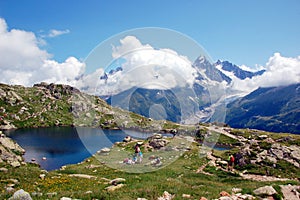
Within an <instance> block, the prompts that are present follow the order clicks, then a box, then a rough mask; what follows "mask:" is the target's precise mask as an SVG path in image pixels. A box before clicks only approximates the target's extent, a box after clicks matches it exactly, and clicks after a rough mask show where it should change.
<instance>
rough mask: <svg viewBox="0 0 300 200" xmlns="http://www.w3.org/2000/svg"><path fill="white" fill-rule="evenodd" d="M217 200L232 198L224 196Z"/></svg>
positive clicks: (229, 199)
mask: <svg viewBox="0 0 300 200" xmlns="http://www.w3.org/2000/svg"><path fill="white" fill-rule="evenodd" d="M219 200H232V198H231V197H227V196H224V197H220V198H219Z"/></svg>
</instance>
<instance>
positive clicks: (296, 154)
mask: <svg viewBox="0 0 300 200" xmlns="http://www.w3.org/2000/svg"><path fill="white" fill-rule="evenodd" d="M291 157H292V158H293V159H295V160H298V161H300V148H298V149H296V150H294V151H292V153H291Z"/></svg>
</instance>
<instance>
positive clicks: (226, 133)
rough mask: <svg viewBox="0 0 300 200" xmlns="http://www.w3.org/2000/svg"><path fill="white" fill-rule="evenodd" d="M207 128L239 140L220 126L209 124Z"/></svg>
mask: <svg viewBox="0 0 300 200" xmlns="http://www.w3.org/2000/svg"><path fill="white" fill-rule="evenodd" d="M207 128H208V130H210V131H215V132H218V133H221V134H223V135H226V136H228V137H230V138H232V139H235V140H239V141H240V138H238V137H237V136H236V135H233V134H231V133H228V132H227V131H225V130H224V129H223V128H222V127H217V126H209V127H207Z"/></svg>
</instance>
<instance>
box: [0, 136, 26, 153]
mask: <svg viewBox="0 0 300 200" xmlns="http://www.w3.org/2000/svg"><path fill="white" fill-rule="evenodd" d="M0 144H2V145H3V146H4V147H5V148H7V149H10V150H13V151H15V152H18V153H21V154H24V153H25V150H24V149H23V148H22V147H20V146H19V145H18V144H17V143H15V142H14V141H13V140H12V139H10V138H8V137H5V136H4V135H1V136H0Z"/></svg>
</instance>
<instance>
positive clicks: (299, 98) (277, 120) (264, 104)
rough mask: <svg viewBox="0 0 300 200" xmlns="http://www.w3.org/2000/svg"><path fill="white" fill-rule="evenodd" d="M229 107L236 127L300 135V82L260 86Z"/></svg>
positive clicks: (232, 122)
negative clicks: (278, 85) (286, 84)
mask: <svg viewBox="0 0 300 200" xmlns="http://www.w3.org/2000/svg"><path fill="white" fill-rule="evenodd" d="M227 107H228V110H227V111H228V112H227V115H226V123H228V124H229V125H230V126H232V127H235V128H246V127H248V128H255V129H260V130H268V131H272V132H289V133H298V134H300V83H298V84H294V85H289V86H281V87H270V88H259V89H257V90H255V91H253V92H252V93H250V94H249V95H247V96H245V97H243V98H240V99H237V100H235V101H234V102H232V103H230V104H228V106H227Z"/></svg>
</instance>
